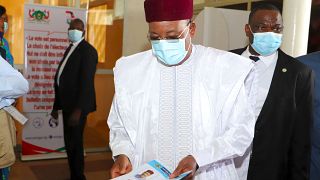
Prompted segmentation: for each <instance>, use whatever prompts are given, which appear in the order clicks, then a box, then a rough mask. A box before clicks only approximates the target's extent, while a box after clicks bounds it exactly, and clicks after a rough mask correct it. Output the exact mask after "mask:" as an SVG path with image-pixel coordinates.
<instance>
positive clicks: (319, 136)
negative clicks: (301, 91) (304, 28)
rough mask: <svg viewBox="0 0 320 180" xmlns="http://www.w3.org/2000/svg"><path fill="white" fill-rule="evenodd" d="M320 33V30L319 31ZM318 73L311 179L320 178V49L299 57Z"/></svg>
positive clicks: (317, 179)
mask: <svg viewBox="0 0 320 180" xmlns="http://www.w3.org/2000/svg"><path fill="white" fill-rule="evenodd" d="M318 33H319V32H318ZM298 60H299V61H301V62H302V63H304V64H306V65H307V66H309V67H310V68H311V69H312V70H313V71H314V72H315V74H316V80H315V99H314V121H313V126H312V129H311V164H310V180H319V179H320V51H318V52H314V53H311V54H307V55H304V56H300V57H298Z"/></svg>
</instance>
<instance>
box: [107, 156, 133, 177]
mask: <svg viewBox="0 0 320 180" xmlns="http://www.w3.org/2000/svg"><path fill="white" fill-rule="evenodd" d="M131 170H132V165H131V162H130V160H129V158H128V157H127V156H126V155H124V154H121V155H119V156H118V158H117V159H116V161H115V162H114V164H113V166H112V168H111V171H110V174H111V178H116V177H118V176H122V175H124V174H127V173H129V172H130V171H131Z"/></svg>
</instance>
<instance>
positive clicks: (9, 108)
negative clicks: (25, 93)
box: [3, 106, 28, 125]
mask: <svg viewBox="0 0 320 180" xmlns="http://www.w3.org/2000/svg"><path fill="white" fill-rule="evenodd" d="M3 109H4V110H5V111H6V112H7V113H9V114H10V115H11V116H12V117H13V118H14V119H15V120H17V121H18V122H19V123H21V124H22V125H24V124H25V123H26V122H27V121H28V118H26V117H25V116H24V115H23V114H21V113H20V112H19V111H18V110H17V109H16V108H15V107H13V106H7V107H4V108H3Z"/></svg>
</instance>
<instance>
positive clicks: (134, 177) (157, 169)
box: [113, 160, 191, 180]
mask: <svg viewBox="0 0 320 180" xmlns="http://www.w3.org/2000/svg"><path fill="white" fill-rule="evenodd" d="M190 173H191V171H188V172H185V173H183V174H181V175H180V176H178V177H176V178H174V179H182V178H184V177H186V176H187V175H189V174H190ZM170 174H171V172H170V171H169V170H168V169H167V168H166V167H165V166H163V165H162V164H161V163H160V162H158V161H157V160H152V161H150V162H148V163H147V164H144V165H142V166H140V167H138V168H136V169H135V170H133V171H131V172H130V173H128V174H126V175H123V176H120V177H117V178H114V179H113V180H142V179H148V180H163V179H169V176H170Z"/></svg>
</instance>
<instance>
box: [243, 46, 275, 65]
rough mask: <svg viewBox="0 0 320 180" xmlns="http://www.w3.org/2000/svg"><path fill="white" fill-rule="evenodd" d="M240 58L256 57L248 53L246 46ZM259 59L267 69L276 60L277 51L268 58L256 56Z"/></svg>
mask: <svg viewBox="0 0 320 180" xmlns="http://www.w3.org/2000/svg"><path fill="white" fill-rule="evenodd" d="M242 56H244V57H246V58H249V56H256V55H253V54H251V53H250V51H249V46H247V49H246V50H245V51H244V52H243V53H242ZM258 57H259V58H260V60H259V61H261V62H263V64H265V65H266V66H267V67H269V66H270V65H271V64H272V63H273V62H274V61H276V60H277V59H278V51H276V52H274V53H273V54H271V55H269V56H258Z"/></svg>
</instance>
